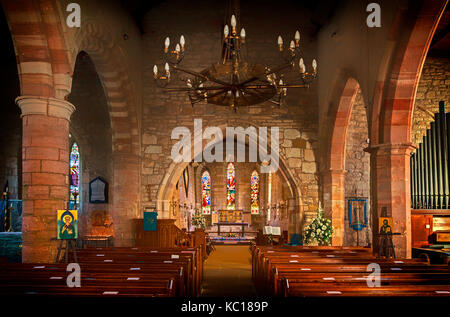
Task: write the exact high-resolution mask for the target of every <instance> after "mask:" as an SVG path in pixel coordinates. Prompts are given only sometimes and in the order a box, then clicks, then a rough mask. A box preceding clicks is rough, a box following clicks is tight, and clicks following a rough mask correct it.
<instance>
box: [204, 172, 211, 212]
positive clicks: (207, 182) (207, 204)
mask: <svg viewBox="0 0 450 317" xmlns="http://www.w3.org/2000/svg"><path fill="white" fill-rule="evenodd" d="M202 213H203V214H204V215H209V214H211V176H210V175H209V172H208V171H204V172H203V174H202Z"/></svg>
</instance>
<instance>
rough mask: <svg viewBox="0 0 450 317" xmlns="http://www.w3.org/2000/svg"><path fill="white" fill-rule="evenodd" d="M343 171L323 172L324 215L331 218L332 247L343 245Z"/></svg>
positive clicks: (331, 170)
mask: <svg viewBox="0 0 450 317" xmlns="http://www.w3.org/2000/svg"><path fill="white" fill-rule="evenodd" d="M345 173H346V171H345V170H335V169H334V170H333V169H330V170H328V171H325V172H323V180H324V197H323V202H324V215H325V217H327V218H330V217H331V223H332V225H333V229H334V231H333V240H332V245H333V246H342V245H344V231H345Z"/></svg>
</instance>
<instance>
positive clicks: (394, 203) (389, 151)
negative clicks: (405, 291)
mask: <svg viewBox="0 0 450 317" xmlns="http://www.w3.org/2000/svg"><path fill="white" fill-rule="evenodd" d="M414 149H415V146H414V145H413V144H412V143H406V144H379V145H376V146H373V147H371V148H370V150H371V151H372V152H376V154H375V155H372V157H373V158H374V160H375V162H374V163H375V164H373V165H372V166H374V169H373V172H372V174H373V176H372V184H371V185H373V186H371V191H372V195H371V196H372V197H373V198H374V199H373V209H372V232H373V246H374V252H375V253H378V239H379V237H378V219H379V217H380V215H381V210H382V208H383V207H386V209H387V215H388V217H392V219H393V231H394V232H397V233H400V235H397V236H394V238H393V242H394V246H395V253H396V256H397V257H402V258H411V196H410V180H409V177H410V154H411V152H412V151H413V150H414Z"/></svg>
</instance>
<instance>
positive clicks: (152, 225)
mask: <svg viewBox="0 0 450 317" xmlns="http://www.w3.org/2000/svg"><path fill="white" fill-rule="evenodd" d="M157 217H158V213H157V212H156V211H146V212H144V231H156V228H157V226H156V223H157V222H156V218H157Z"/></svg>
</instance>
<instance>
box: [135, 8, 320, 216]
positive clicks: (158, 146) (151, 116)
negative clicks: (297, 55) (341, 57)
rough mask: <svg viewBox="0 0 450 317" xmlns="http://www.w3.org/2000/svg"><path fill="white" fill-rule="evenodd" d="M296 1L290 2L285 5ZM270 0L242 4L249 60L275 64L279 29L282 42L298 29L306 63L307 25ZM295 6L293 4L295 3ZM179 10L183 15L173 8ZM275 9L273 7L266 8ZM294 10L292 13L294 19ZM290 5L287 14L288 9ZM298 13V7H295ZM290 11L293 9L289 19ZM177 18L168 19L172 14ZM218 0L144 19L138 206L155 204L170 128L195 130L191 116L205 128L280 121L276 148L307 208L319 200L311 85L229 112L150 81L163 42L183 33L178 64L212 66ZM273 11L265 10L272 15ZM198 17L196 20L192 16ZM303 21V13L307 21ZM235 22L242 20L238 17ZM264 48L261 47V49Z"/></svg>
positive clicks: (310, 48) (311, 50) (309, 49)
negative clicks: (277, 100) (281, 99)
mask: <svg viewBox="0 0 450 317" xmlns="http://www.w3.org/2000/svg"><path fill="white" fill-rule="evenodd" d="M287 5H288V6H289V5H291V6H295V4H292V3H291V4H287ZM270 6H274V7H276V6H275V5H274V4H269V3H264V4H262V5H261V6H260V7H259V8H258V9H257V10H254V9H255V8H254V7H253V8H250V7H247V6H246V5H245V4H244V3H243V4H242V7H241V12H240V13H241V16H242V25H243V26H244V27H245V29H246V33H247V39H246V43H247V44H246V45H247V47H248V49H247V50H246V51H245V52H246V53H247V54H248V59H249V60H250V61H254V62H257V63H264V64H269V65H277V64H280V63H281V61H280V59H279V56H278V54H279V53H278V49H277V45H276V39H277V36H278V34H282V36H283V37H284V38H285V41H288V39H289V40H290V38H291V37H293V35H294V33H295V30H296V29H300V30H302V36H303V37H302V48H303V52H304V54H305V56H304V59H305V63H306V64H308V65H309V64H310V61H311V60H312V58H313V57H314V55H315V52H316V47H315V45H314V44H312V42H311V39H310V38H309V32H310V31H311V28H312V26H311V25H308V24H299V23H297V22H294V21H303V20H302V19H301V18H300V17H299V16H298V14H300V15H301V14H302V13H301V11H299V10H293V11H289V8H286V9H285V10H283V12H282V13H281V12H279V13H277V10H272V9H274V8H272V9H271V8H269V7H270ZM297 9H298V8H297ZM180 10H182V11H183V14H182V15H179V14H178V12H180ZM271 10H272V11H271ZM294 11H295V12H296V14H295V17H296V18H295V19H294ZM290 12H292V13H290ZM299 12H300V13H299ZM289 15H293V16H292V19H291V18H290V16H289ZM175 16H176V17H177V19H176V20H175V19H173V17H175ZM224 16H225V12H224V6H223V3H211V2H207V5H206V2H205V3H203V4H202V2H199V3H194V4H192V3H190V4H189V5H187V4H182V3H179V5H178V6H174V5H169V4H165V3H163V4H160V5H157V6H156V7H155V8H153V9H152V10H150V12H149V13H148V14H147V16H146V17H145V18H144V23H143V24H144V30H145V33H144V43H145V49H144V50H145V58H144V63H145V68H144V106H143V139H142V140H143V142H142V143H143V147H142V157H143V162H142V163H143V175H142V186H143V187H146V186H147V185H151V186H152V187H151V193H150V195H151V197H149V195H148V193H146V194H144V195H143V196H142V204H143V206H149V207H151V206H153V207H154V208H156V204H157V202H156V198H157V195H158V192H159V190H160V184H161V182H162V180H163V177H164V175H165V174H166V173H167V172H168V168H169V166H170V164H171V163H172V160H171V158H170V152H171V147H172V145H173V144H175V143H176V142H177V140H171V138H170V135H171V131H172V129H173V128H175V127H179V126H185V127H188V128H189V129H190V131H191V132H192V131H193V123H194V119H195V118H198V119H200V118H201V119H202V120H203V128H206V127H207V126H218V127H225V126H229V127H239V126H240V127H243V128H247V127H249V126H255V127H259V126H262V127H268V128H270V127H279V129H280V152H281V156H282V160H283V164H284V165H285V167H286V169H287V170H288V172H289V173H290V174H291V175H292V177H293V179H294V181H293V182H294V184H295V186H296V188H297V190H298V192H299V195H298V196H299V197H300V198H301V199H299V204H300V205H301V206H299V207H298V208H299V209H300V208H301V209H302V210H309V206H311V205H317V200H318V177H317V170H318V169H317V165H316V162H315V157H316V156H317V154H316V151H317V148H318V139H317V100H316V99H317V97H316V88H315V85H314V84H313V85H312V86H311V87H310V88H309V89H308V90H298V91H295V90H290V91H289V92H288V98H287V105H286V106H282V107H278V106H275V105H273V104H271V103H269V102H266V103H263V104H260V105H257V106H253V107H250V108H240V109H237V112H236V113H234V112H233V111H232V110H231V109H228V108H223V107H220V106H214V105H209V104H205V103H199V104H196V105H195V107H191V105H190V103H189V101H188V98H187V96H186V95H185V94H183V93H167V92H165V91H164V90H162V89H160V88H158V87H157V86H156V85H155V83H154V80H153V75H152V74H153V73H152V69H153V65H154V64H157V65H158V67H159V69H161V68H162V66H163V65H164V63H163V60H162V56H163V50H162V49H163V42H164V38H165V37H166V36H169V37H170V38H171V40H172V43H173V42H175V41H177V40H178V38H179V36H180V35H181V34H183V35H184V36H185V38H186V54H185V58H184V61H183V62H182V64H183V66H184V67H186V68H190V69H193V70H196V71H200V70H202V69H204V68H207V67H209V66H210V65H211V64H212V63H215V62H216V61H218V59H219V57H220V51H221V32H222V29H223V24H224ZM269 16H270V17H269ZM266 18H270V19H271V20H272V21H271V22H272V23H271V25H277V26H278V27H279V29H278V28H277V30H276V31H275V30H274V29H273V28H272V27H271V26H265V24H264V23H261V21H264V19H266ZM193 21H195V23H194V22H193ZM306 21H307V20H306ZM238 22H239V21H238ZM261 51H262V52H263V53H264V54H259V52H261Z"/></svg>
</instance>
